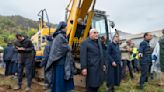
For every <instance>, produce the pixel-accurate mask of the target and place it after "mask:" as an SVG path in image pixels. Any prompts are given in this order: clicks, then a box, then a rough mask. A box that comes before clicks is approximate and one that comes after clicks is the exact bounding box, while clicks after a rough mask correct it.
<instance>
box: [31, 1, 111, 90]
mask: <svg viewBox="0 0 164 92" xmlns="http://www.w3.org/2000/svg"><path fill="white" fill-rule="evenodd" d="M95 4H96V0H70V2H69V4H68V5H67V7H66V14H65V15H66V16H65V19H66V22H67V37H68V41H69V45H70V46H71V47H72V53H73V57H74V59H75V65H76V67H77V68H78V69H79V70H80V62H79V61H80V45H81V43H82V41H83V40H85V39H86V38H87V37H88V35H89V30H90V29H91V28H95V29H96V30H97V31H99V34H100V36H106V37H107V40H109V33H110V32H109V31H108V30H109V27H110V25H109V21H108V18H107V15H106V12H105V11H100V10H96V9H95V8H94V7H95ZM44 12H46V11H45V10H41V11H40V12H39V15H40V14H41V18H40V20H39V32H38V33H36V34H35V35H34V36H33V37H32V41H33V43H34V45H35V47H36V58H38V60H40V59H42V56H43V50H44V48H42V47H44V46H45V45H46V43H44V42H43V39H42V38H43V37H45V36H47V35H50V34H51V33H52V32H55V30H54V29H52V28H50V27H49V26H46V23H45V22H44V21H43V19H44V18H43V15H44ZM79 19H80V20H81V21H82V22H83V23H82V24H79V23H78V20H79ZM79 25H82V26H83V27H79ZM78 27H79V28H82V30H81V29H80V30H81V32H79V29H78ZM77 34H78V35H77ZM74 82H75V86H76V88H78V90H79V89H84V88H85V77H83V76H82V75H81V74H80V73H79V74H78V75H76V76H75V77H74ZM76 90H77V89H76Z"/></svg>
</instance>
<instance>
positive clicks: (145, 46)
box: [139, 40, 152, 64]
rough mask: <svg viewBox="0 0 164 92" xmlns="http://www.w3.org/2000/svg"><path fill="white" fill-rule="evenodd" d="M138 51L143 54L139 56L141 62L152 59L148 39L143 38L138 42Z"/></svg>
mask: <svg viewBox="0 0 164 92" xmlns="http://www.w3.org/2000/svg"><path fill="white" fill-rule="evenodd" d="M139 53H142V54H143V57H141V64H143V63H148V62H151V61H152V57H151V54H152V49H151V47H150V44H149V41H146V40H144V41H142V42H141V43H140V47H139Z"/></svg>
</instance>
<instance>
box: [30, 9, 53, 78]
mask: <svg viewBox="0 0 164 92" xmlns="http://www.w3.org/2000/svg"><path fill="white" fill-rule="evenodd" d="M38 16H39V31H38V32H37V33H35V34H34V35H33V36H32V37H31V41H32V43H33V44H34V47H35V51H36V54H35V63H34V66H35V79H37V80H43V79H44V70H43V69H42V68H41V67H40V63H41V62H42V60H43V59H44V55H43V53H44V49H45V46H46V44H47V42H48V41H46V37H47V36H51V35H52V34H53V33H54V32H55V28H52V27H51V25H50V23H49V18H48V14H47V11H46V9H43V10H41V11H40V12H39V13H38ZM44 17H46V19H47V20H45V18H44ZM46 21H47V22H46Z"/></svg>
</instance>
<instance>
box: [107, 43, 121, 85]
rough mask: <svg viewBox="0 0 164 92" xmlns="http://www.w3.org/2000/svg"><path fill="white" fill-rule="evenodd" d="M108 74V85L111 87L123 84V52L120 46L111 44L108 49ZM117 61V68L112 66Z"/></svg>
mask: <svg viewBox="0 0 164 92" xmlns="http://www.w3.org/2000/svg"><path fill="white" fill-rule="evenodd" d="M107 52H108V61H109V62H108V74H107V77H108V78H107V80H108V81H107V83H108V85H109V86H119V85H120V82H121V64H120V63H121V51H120V48H119V45H118V44H115V43H113V42H112V43H111V44H110V45H109V47H108V51H107ZM113 61H115V63H116V64H117V66H116V67H113V66H112V62H113Z"/></svg>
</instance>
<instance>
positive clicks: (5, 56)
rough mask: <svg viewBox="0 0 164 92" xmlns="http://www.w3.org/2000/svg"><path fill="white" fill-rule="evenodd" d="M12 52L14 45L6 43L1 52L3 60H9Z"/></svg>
mask: <svg viewBox="0 0 164 92" xmlns="http://www.w3.org/2000/svg"><path fill="white" fill-rule="evenodd" d="M13 54H14V46H13V45H12V44H8V45H7V47H6V48H5V49H4V52H3V60H4V61H6V60H11V59H12V57H13Z"/></svg>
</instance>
